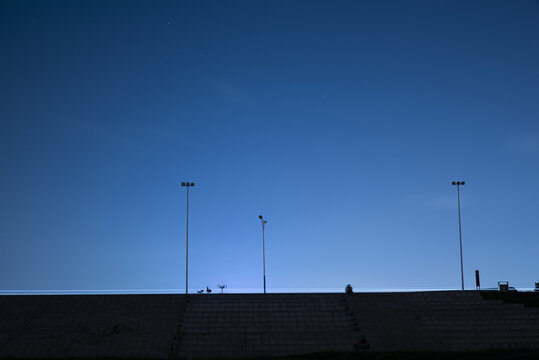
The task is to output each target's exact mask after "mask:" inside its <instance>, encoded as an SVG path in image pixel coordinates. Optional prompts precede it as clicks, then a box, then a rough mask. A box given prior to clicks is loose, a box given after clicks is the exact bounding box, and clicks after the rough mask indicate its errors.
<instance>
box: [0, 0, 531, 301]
mask: <svg viewBox="0 0 539 360" xmlns="http://www.w3.org/2000/svg"><path fill="white" fill-rule="evenodd" d="M0 54H1V55H0V99H1V100H0V101H1V105H0V186H1V190H0V219H1V220H0V259H1V261H0V289H4V290H5V289H49V290H50V289H165V288H166V289H170V288H179V289H182V288H184V287H185V214H186V209H185V200H186V199H185V197H186V194H185V189H184V188H181V187H179V182H180V181H184V180H190V181H193V182H195V183H196V186H195V187H194V188H193V189H192V191H191V192H190V225H189V229H190V241H189V243H190V252H189V255H190V256H189V263H190V268H189V269H190V270H189V274H190V281H189V284H190V287H191V288H192V289H197V288H203V287H206V286H207V285H208V286H210V287H213V288H215V287H216V284H217V283H220V282H221V279H223V280H224V282H225V283H227V284H228V286H229V287H230V288H236V289H257V288H258V289H261V287H262V241H261V226H260V221H259V220H258V218H257V216H258V214H263V215H264V216H265V217H266V218H267V220H268V224H267V227H266V255H267V260H266V269H267V281H268V288H269V289H270V291H271V290H272V289H282V288H290V289H299V288H337V289H344V286H345V285H346V284H347V283H351V284H352V285H353V286H354V289H355V290H358V291H360V290H361V289H373V288H379V289H387V288H454V289H458V288H460V259H459V237H458V236H459V233H458V217H457V193H456V188H455V187H454V186H451V181H452V180H465V181H466V183H467V184H466V185H465V186H464V187H463V188H462V189H461V201H462V233H463V244H464V272H465V281H466V287H467V288H473V287H474V270H475V269H479V270H480V271H481V279H482V285H483V286H485V287H488V286H491V287H493V286H496V282H497V281H498V280H508V281H509V282H510V284H511V285H512V286H517V287H528V288H529V287H532V286H533V282H534V281H539V257H538V254H539V222H538V216H539V117H538V115H539V3H538V2H536V1H438V0H436V1H369V2H368V1H323V2H317V1H304V2H303V1H282V2H279V1H266V2H262V1H246V2H237V1H215V2H202V1H194V2H188V1H172V2H167V1H161V2H158V1H147V2H136V1H125V2H121V1H101V2H100V1H66V2H55V1H36V2H28V1H1V2H0Z"/></svg>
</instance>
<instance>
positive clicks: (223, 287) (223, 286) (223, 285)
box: [217, 280, 226, 294]
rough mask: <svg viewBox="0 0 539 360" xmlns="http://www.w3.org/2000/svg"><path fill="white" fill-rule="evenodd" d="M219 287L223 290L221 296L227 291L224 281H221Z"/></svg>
mask: <svg viewBox="0 0 539 360" xmlns="http://www.w3.org/2000/svg"><path fill="white" fill-rule="evenodd" d="M217 287H218V288H219V289H221V294H222V293H223V291H224V290H225V289H226V284H223V281H222V280H221V284H217Z"/></svg>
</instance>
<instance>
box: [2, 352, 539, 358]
mask: <svg viewBox="0 0 539 360" xmlns="http://www.w3.org/2000/svg"><path fill="white" fill-rule="evenodd" d="M11 359H12V358H3V359H2V360H11ZM137 359H139V358H138V357H133V358H117V357H102V358H65V359H63V360H137ZM498 359H500V360H537V359H539V351H518V350H507V351H504V350H497V351H467V352H419V351H393V352H325V353H314V354H305V355H291V356H280V357H271V358H267V357H263V358H252V359H241V360H498ZM20 360H36V358H32V359H20ZM148 360H152V359H148ZM155 360H157V359H155Z"/></svg>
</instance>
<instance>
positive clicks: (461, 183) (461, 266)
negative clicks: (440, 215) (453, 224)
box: [451, 181, 465, 291]
mask: <svg viewBox="0 0 539 360" xmlns="http://www.w3.org/2000/svg"><path fill="white" fill-rule="evenodd" d="M451 184H453V185H457V199H458V208H459V239H460V277H461V280H462V291H464V262H463V260H462V230H461V226H460V186H461V185H465V182H464V181H453V182H452V183H451Z"/></svg>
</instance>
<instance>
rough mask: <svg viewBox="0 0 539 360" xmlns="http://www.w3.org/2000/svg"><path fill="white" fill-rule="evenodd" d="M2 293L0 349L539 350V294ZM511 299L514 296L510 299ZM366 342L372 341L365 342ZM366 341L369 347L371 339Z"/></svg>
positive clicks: (28, 352)
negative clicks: (508, 296)
mask: <svg viewBox="0 0 539 360" xmlns="http://www.w3.org/2000/svg"><path fill="white" fill-rule="evenodd" d="M524 297H526V304H527V306H524V305H523V304H522V303H519V302H518V301H519V298H520V297H519V296H518V295H517V296H512V297H511V299H510V302H511V303H503V302H502V300H500V299H496V298H492V297H490V298H488V297H487V299H485V298H483V297H482V296H481V295H480V294H479V293H478V292H474V291H465V292H461V291H452V292H447V291H444V292H421V293H358V294H352V295H345V294H267V295H263V294H243V295H229V294H225V295H218V294H215V295H190V296H189V297H188V298H186V297H185V296H184V295H43V296H41V295H40V296H36V295H25V296H19V295H17V296H14V295H5V296H0V357H3V358H6V357H9V356H12V357H14V358H67V357H85V358H92V357H113V356H115V357H119V358H122V357H123V358H127V357H140V358H162V359H164V358H183V359H188V358H193V359H208V358H246V357H256V356H279V355H288V354H301V353H311V352H320V351H402V350H419V351H461V350H489V349H535V350H538V349H539V307H533V306H530V305H529V304H536V303H538V300H539V293H538V294H536V295H534V294H532V295H527V296H523V298H524ZM506 302H508V301H506ZM365 341H366V343H365ZM367 345H368V347H369V349H368V350H367V349H366V347H367Z"/></svg>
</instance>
